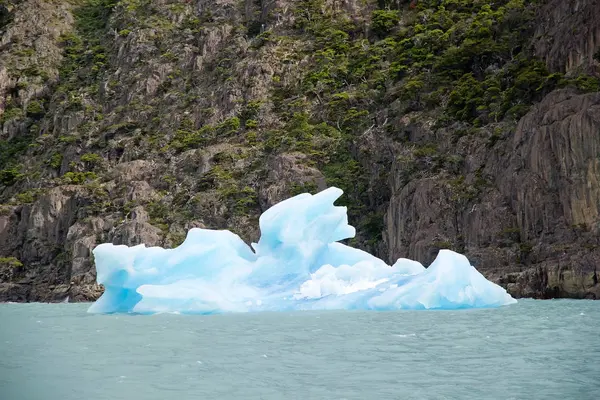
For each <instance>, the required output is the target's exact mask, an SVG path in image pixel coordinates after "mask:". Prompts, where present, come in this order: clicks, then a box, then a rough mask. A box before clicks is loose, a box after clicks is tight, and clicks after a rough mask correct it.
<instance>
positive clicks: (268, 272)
mask: <svg viewBox="0 0 600 400" xmlns="http://www.w3.org/2000/svg"><path fill="white" fill-rule="evenodd" d="M342 193H343V192H342V190H340V189H338V188H329V189H327V190H324V191H322V192H320V193H317V194H315V195H310V194H307V193H304V194H300V195H298V196H295V197H292V198H290V199H287V200H285V201H282V202H281V203H279V204H276V205H275V206H273V207H271V208H270V209H269V210H267V211H266V212H265V213H264V214H263V215H262V216H261V217H260V230H261V237H260V240H259V242H258V243H253V244H252V248H250V247H249V246H247V245H246V244H245V243H244V242H243V241H242V240H241V239H240V238H239V237H238V236H237V235H235V234H233V233H231V232H229V231H227V230H209V229H198V228H194V229H191V230H190V231H189V232H188V234H187V237H186V239H185V241H184V242H183V243H182V244H181V245H180V246H179V247H177V248H174V249H163V248H161V247H146V246H145V245H143V244H141V245H138V246H133V247H128V246H124V245H118V246H115V245H113V244H110V243H105V244H101V245H99V246H97V247H96V248H95V249H94V251H93V253H94V257H95V262H96V269H97V280H98V283H100V284H103V285H104V287H105V292H104V294H103V295H102V297H100V299H98V300H97V301H96V302H95V303H94V304H92V306H91V307H90V308H89V312H92V313H114V312H135V313H157V312H180V313H200V314H213V313H223V312H248V311H266V310H270V311H283V310H286V311H288V310H318V309H321V310H322V309H363V310H398V309H457V308H483V307H498V306H502V305H508V304H512V303H515V302H516V300H514V299H513V298H512V297H511V296H510V295H509V294H508V293H507V292H506V291H505V290H504V289H503V288H502V287H500V286H498V285H496V284H494V283H492V282H490V281H488V280H487V279H485V278H484V277H483V275H481V274H480V273H479V272H478V271H477V270H476V269H475V268H474V267H473V266H471V264H470V262H469V260H468V259H467V258H466V257H465V256H464V255H461V254H458V253H455V252H452V251H450V250H441V251H440V252H439V254H438V256H437V258H436V259H435V261H434V262H433V263H432V264H431V265H430V266H429V268H427V269H425V268H424V267H423V265H421V264H420V263H418V262H416V261H412V260H408V259H404V258H401V259H398V261H397V262H396V263H395V264H394V265H393V266H389V265H387V264H386V263H385V262H384V261H382V260H380V259H379V258H376V257H374V256H372V255H371V254H369V253H366V252H364V251H362V250H358V249H355V248H352V247H349V246H346V245H344V244H341V243H339V241H340V240H343V239H348V238H351V237H354V235H355V230H354V228H353V227H352V226H350V225H348V218H347V214H346V208H345V207H339V206H334V204H333V203H334V202H335V200H336V199H338V198H339V197H340V196H341V195H342Z"/></svg>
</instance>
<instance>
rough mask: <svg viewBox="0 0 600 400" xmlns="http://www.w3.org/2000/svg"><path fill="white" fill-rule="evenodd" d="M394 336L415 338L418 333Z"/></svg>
mask: <svg viewBox="0 0 600 400" xmlns="http://www.w3.org/2000/svg"><path fill="white" fill-rule="evenodd" d="M394 336H396V337H413V336H417V334H416V333H407V334H405V335H401V334H396V335H394Z"/></svg>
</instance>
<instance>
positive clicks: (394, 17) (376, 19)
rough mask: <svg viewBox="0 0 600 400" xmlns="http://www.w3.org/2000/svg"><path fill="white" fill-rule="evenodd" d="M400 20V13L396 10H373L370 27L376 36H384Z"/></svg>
mask: <svg viewBox="0 0 600 400" xmlns="http://www.w3.org/2000/svg"><path fill="white" fill-rule="evenodd" d="M399 22H400V14H399V12H398V11H396V10H375V11H373V16H372V23H371V29H373V32H374V33H375V34H376V35H378V36H385V35H386V34H388V33H389V32H390V31H391V30H392V29H393V28H394V27H395V26H397V25H398V23H399Z"/></svg>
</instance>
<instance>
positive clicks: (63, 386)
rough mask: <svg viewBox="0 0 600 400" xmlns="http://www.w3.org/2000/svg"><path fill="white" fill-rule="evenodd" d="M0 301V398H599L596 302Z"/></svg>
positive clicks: (598, 304) (599, 328) (599, 338)
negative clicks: (96, 308) (456, 305)
mask: <svg viewBox="0 0 600 400" xmlns="http://www.w3.org/2000/svg"><path fill="white" fill-rule="evenodd" d="M87 307H89V304H0V399H2V400H38V399H39V400H54V399H57V400H58V399H60V400H75V399H77V400H100V399H107V400H108V399H110V400H115V399H127V400H130V399H131V400H143V399H160V400H170V399H173V400H187V399H207V400H212V399H269V400H270V399H286V400H287V399H302V400H304V399H339V400H341V399H402V400H405V399H477V400H484V399H507V400H508V399H523V400H531V399H561V400H568V399H575V400H580V399H581V400H586V399H594V400H597V399H600V302H594V301H583V300H582V301H575V300H552V301H535V300H521V301H520V302H519V303H518V304H516V305H512V306H508V307H503V308H499V309H488V310H462V311H396V312H358V311H327V312H291V313H256V314H229V315H215V316H184V315H174V314H161V315H153V316H142V315H89V314H87V313H86V309H87Z"/></svg>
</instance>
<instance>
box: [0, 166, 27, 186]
mask: <svg viewBox="0 0 600 400" xmlns="http://www.w3.org/2000/svg"><path fill="white" fill-rule="evenodd" d="M22 177H23V174H22V173H21V171H20V168H18V167H9V168H5V169H2V170H0V183H2V184H3V185H4V186H12V185H14V184H15V183H16V182H18V181H19V180H20V179H21V178H22Z"/></svg>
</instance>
